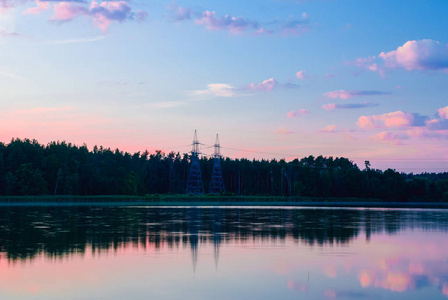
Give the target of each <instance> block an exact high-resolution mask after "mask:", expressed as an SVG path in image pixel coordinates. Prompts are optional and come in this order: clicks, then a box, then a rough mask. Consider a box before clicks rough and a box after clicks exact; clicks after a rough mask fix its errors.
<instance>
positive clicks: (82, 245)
mask: <svg viewBox="0 0 448 300" xmlns="http://www.w3.org/2000/svg"><path fill="white" fill-rule="evenodd" d="M447 237H448V213H447V212H446V211H444V210H394V209H386V210H373V209H364V210H362V209H312V208H307V209H301V208H297V209H291V208H280V209H279V208H197V207H179V208H161V207H159V208H157V207H33V208H31V207H11V208H5V207H3V208H0V270H2V272H3V275H1V274H2V272H0V298H2V297H3V296H4V294H3V292H2V289H3V290H4V291H8V292H10V293H11V294H8V295H9V296H8V297H9V298H8V299H15V298H14V297H11V295H12V294H14V293H16V292H17V291H9V290H10V289H11V288H12V287H17V289H19V288H20V290H21V291H29V293H30V294H29V295H31V294H32V293H34V292H32V291H38V292H36V293H37V294H39V295H40V296H41V298H42V299H60V298H61V297H60V295H57V296H54V297H53V296H52V295H50V294H49V293H50V292H49V291H51V289H52V287H47V290H46V291H47V292H42V290H43V286H44V287H45V284H47V283H46V282H51V281H52V280H53V281H56V282H57V284H58V286H59V285H64V284H65V282H63V281H61V280H62V279H60V278H59V277H60V272H62V271H60V270H59V268H62V269H63V270H64V271H63V273H64V276H68V277H69V278H68V279H66V280H69V281H74V282H76V285H80V286H87V287H89V286H90V282H96V284H97V285H98V286H101V288H100V289H101V290H103V289H104V290H108V289H110V286H111V282H110V280H109V279H110V278H109V277H111V276H112V275H111V274H113V276H117V277H119V279H116V280H115V282H121V281H123V282H128V285H126V284H122V288H121V289H120V292H122V293H125V294H126V296H123V294H120V293H118V292H117V291H115V292H112V291H111V293H110V294H107V295H106V294H101V297H103V298H104V299H106V298H107V299H123V297H125V298H127V299H132V298H133V297H131V296H130V295H133V294H132V293H133V292H131V291H133V289H135V288H136V286H137V287H138V288H139V289H140V290H139V293H140V294H138V293H137V294H135V295H134V296H135V299H141V297H140V296H139V295H141V293H144V294H145V295H146V294H148V293H149V294H151V295H153V296H154V293H156V292H157V293H159V294H157V297H156V298H160V299H177V298H179V296H182V298H184V299H197V298H198V297H199V298H215V299H230V298H239V299H274V298H281V299H296V298H297V296H299V295H298V294H300V296H299V297H301V296H302V295H306V296H305V297H306V299H325V298H327V299H356V298H358V299H359V298H367V299H378V298H383V299H388V298H390V299H399V298H400V297H402V299H423V298H429V296H430V297H431V298H433V299H441V297H442V298H446V297H448V253H447V252H446V249H448V239H447ZM111 254H112V256H113V257H115V256H114V255H116V254H118V257H119V258H116V259H114V260H112V259H107V261H103V260H102V259H104V258H105V257H106V258H107V257H109V256H110V255H111ZM154 255H155V256H154ZM79 258H82V260H79ZM100 258H102V259H100ZM48 261H50V262H52V263H50V264H49V263H48ZM55 261H57V262H58V264H59V265H60V267H58V268H56V266H55V265H54V262H55ZM82 261H84V263H85V264H86V265H88V271H87V272H86V270H85V269H84V270H83V271H82V272H73V270H76V269H77V268H79V265H82ZM5 262H6V264H5ZM186 262H188V266H187V265H185V263H186ZM16 264H26V265H28V264H30V265H29V266H30V267H29V269H26V268H18V267H17V266H15V265H16ZM52 268H53V269H52ZM127 269H129V271H127V272H126V270H127ZM49 270H53V271H49ZM33 272H36V274H46V275H45V276H43V275H42V276H41V277H42V279H41V280H40V278H38V279H36V278H35V277H40V275H37V276H36V275H33V274H34V273H33ZM52 272H53V273H52ZM80 273H82V274H80ZM11 274H12V275H14V276H12V275H11ZM18 274H19V275H18ZM189 274H195V276H197V277H194V278H195V279H194V280H193V281H191V278H190V277H189V276H190V275H189ZM73 276H75V278H72V277H73ZM30 277H31V278H33V280H32V284H31V283H30V285H25V283H26V282H27V280H26V278H30ZM24 278H25V279H24ZM98 278H101V280H99V279H98ZM189 278H190V279H189ZM14 279H16V281H14ZM106 279H107V280H106ZM39 280H40V281H39ZM36 281H37V282H36ZM103 281H104V282H103ZM18 282H20V284H19V283H18ZM30 282H31V281H30ZM187 282H188V283H187ZM199 282H200V284H199ZM150 283H151V284H150ZM152 283H153V284H152ZM2 284H3V285H4V286H3V287H2ZM21 284H22V285H23V286H21ZM112 285H114V284H112ZM37 287H39V288H37ZM66 289H70V288H68V287H67V288H66ZM195 289H196V290H195ZM44 290H45V289H44ZM192 290H194V291H200V294H199V296H198V294H194V293H192ZM167 291H169V293H172V294H170V296H167V295H166V293H168V292H167ZM217 291H219V293H221V294H222V296H220V297H217V296H216V294H215V293H217ZM90 292H91V291H90ZM236 292H238V295H235V293H236ZM76 293H78V292H76ZM86 293H87V292H86ZM104 293H106V292H104ZM207 293H209V294H207ZM29 295H28V296H29ZM86 295H87V294H86ZM120 295H121V298H120ZM206 295H208V296H206ZM237 296H238V297H237ZM86 297H87V296H86ZM89 297H90V295H89ZM89 297H87V298H89ZM101 297H99V298H101ZM16 298H17V299H21V298H20V297H16ZM65 298H66V299H70V297H66V296H65ZM72 298H77V299H83V297H82V296H79V295H78V294H76V297H75V296H72ZM33 299H34V298H33ZM36 299H38V298H36ZM39 299H40V298H39Z"/></svg>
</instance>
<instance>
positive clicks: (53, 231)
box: [0, 207, 448, 264]
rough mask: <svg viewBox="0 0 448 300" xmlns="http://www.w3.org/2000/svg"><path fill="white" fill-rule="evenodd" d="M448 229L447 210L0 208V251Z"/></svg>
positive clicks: (321, 241) (54, 252) (318, 241)
mask: <svg viewBox="0 0 448 300" xmlns="http://www.w3.org/2000/svg"><path fill="white" fill-rule="evenodd" d="M414 229H421V230H427V231H430V230H431V231H448V216H447V213H446V212H445V211H443V210H432V211H423V210H356V209H345V210H344V209H270V208H261V209H260V208H252V209H247V208H197V207H187V208H140V207H70V208H67V207H33V208H29V207H28V208H27V207H13V208H0V251H1V252H3V253H5V255H6V257H7V258H8V259H11V260H19V259H22V260H23V259H32V258H33V257H35V256H36V255H37V254H39V253H45V254H46V255H47V256H50V257H52V256H64V255H68V254H72V253H84V252H85V251H86V248H91V249H92V250H93V251H94V252H95V251H101V250H107V249H110V248H112V249H117V248H118V247H121V246H122V245H123V244H127V243H130V244H134V245H135V244H140V245H141V246H143V247H147V246H148V245H150V246H151V247H154V248H155V249H159V248H161V247H162V246H167V247H168V248H169V249H172V248H174V247H176V248H178V247H179V244H180V243H182V244H183V245H189V246H190V248H191V252H192V257H193V262H194V264H195V261H196V260H197V251H198V245H199V244H205V243H209V244H213V246H214V249H215V250H214V251H215V256H216V258H218V256H219V248H220V245H221V244H222V243H224V244H228V243H246V242H251V243H256V242H272V243H275V242H282V241H284V240H285V239H287V238H291V239H292V240H294V241H296V242H301V243H304V244H307V245H310V246H314V245H318V246H323V245H333V244H341V245H344V244H348V243H350V241H351V240H352V239H354V238H356V237H358V236H359V235H361V234H363V235H365V239H366V240H367V241H369V240H370V237H371V235H372V234H379V233H387V234H394V233H397V232H400V231H402V230H414Z"/></svg>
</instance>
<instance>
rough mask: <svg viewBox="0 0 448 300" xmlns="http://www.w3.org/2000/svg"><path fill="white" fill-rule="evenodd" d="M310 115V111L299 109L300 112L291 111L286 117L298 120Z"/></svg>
mask: <svg viewBox="0 0 448 300" xmlns="http://www.w3.org/2000/svg"><path fill="white" fill-rule="evenodd" d="M309 113H310V111H309V110H308V109H305V108H302V109H299V110H293V111H290V112H289V113H287V114H286V116H287V117H288V118H291V119H292V118H298V117H300V116H302V115H307V114H309Z"/></svg>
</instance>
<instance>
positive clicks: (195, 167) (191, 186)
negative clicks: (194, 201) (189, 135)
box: [187, 130, 204, 195]
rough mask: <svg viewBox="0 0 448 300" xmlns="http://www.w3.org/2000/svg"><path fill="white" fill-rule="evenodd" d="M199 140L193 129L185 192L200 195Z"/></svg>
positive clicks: (201, 192)
mask: <svg viewBox="0 0 448 300" xmlns="http://www.w3.org/2000/svg"><path fill="white" fill-rule="evenodd" d="M199 145H200V143H199V141H198V135H197V133H196V130H195V131H194V138H193V148H192V149H191V167H190V174H189V175H188V183H187V194H192V195H200V194H203V193H204V184H203V183H202V175H201V168H200V166H199V154H201V152H199Z"/></svg>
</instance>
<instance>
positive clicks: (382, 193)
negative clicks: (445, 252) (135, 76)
mask: <svg viewBox="0 0 448 300" xmlns="http://www.w3.org/2000/svg"><path fill="white" fill-rule="evenodd" d="M221 165H222V171H223V177H224V184H225V187H226V191H227V193H229V194H236V195H271V196H307V197H341V198H344V197H357V198H375V199H386V200H394V201H412V200H417V199H418V200H427V201H429V200H445V201H447V200H448V172H444V173H437V174H435V173H423V174H418V175H414V174H412V173H411V174H405V173H398V172H396V171H395V170H392V169H388V170H386V171H381V170H377V169H372V168H370V164H369V162H367V161H366V164H365V167H364V169H363V170H361V169H360V168H359V167H358V166H357V165H356V164H355V163H353V162H352V161H350V160H349V159H347V158H343V157H340V158H333V157H322V156H318V157H313V156H308V157H305V158H302V159H300V160H299V159H295V160H293V161H291V162H286V161H285V160H283V159H281V160H248V159H244V158H243V159H230V158H225V159H222V161H221ZM200 166H201V171H202V178H203V181H204V186H205V188H206V189H207V188H208V185H209V181H210V176H211V172H212V168H213V159H211V158H207V157H202V158H201V159H200ZM189 168H190V157H189V155H188V154H182V155H181V154H180V153H174V152H170V153H168V154H165V153H163V152H161V151H156V152H155V153H148V151H145V152H137V153H134V154H130V153H127V152H122V151H119V150H118V149H116V150H111V149H109V148H107V149H105V148H103V147H97V146H95V147H94V148H93V150H92V151H89V150H88V149H87V146H86V145H83V146H77V145H73V144H71V143H66V142H51V143H49V144H47V145H41V144H39V143H38V142H37V141H36V140H29V139H24V140H20V139H13V140H12V141H11V142H10V143H9V144H3V143H0V194H1V195H145V194H168V193H171V194H183V193H185V188H186V185H187V178H188V172H189Z"/></svg>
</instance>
